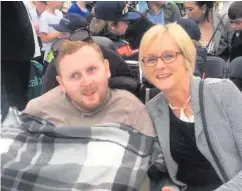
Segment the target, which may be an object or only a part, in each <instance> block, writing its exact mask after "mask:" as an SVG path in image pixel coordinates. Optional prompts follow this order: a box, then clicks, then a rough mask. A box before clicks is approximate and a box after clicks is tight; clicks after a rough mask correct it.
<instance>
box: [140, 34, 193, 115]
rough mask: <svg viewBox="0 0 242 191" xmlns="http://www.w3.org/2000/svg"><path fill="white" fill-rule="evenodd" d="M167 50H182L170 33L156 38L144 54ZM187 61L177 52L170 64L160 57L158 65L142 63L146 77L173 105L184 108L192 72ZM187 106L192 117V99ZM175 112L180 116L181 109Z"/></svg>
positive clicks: (187, 112)
mask: <svg viewBox="0 0 242 191" xmlns="http://www.w3.org/2000/svg"><path fill="white" fill-rule="evenodd" d="M161 42H162V43H161ZM166 52H180V50H179V47H178V45H177V44H176V43H175V41H174V40H173V39H172V38H171V37H170V36H169V35H168V34H164V35H163V36H162V37H161V38H160V39H158V38H157V39H154V42H153V43H152V46H150V47H148V48H147V52H146V53H145V55H144V56H148V55H154V56H160V55H162V54H164V53H166ZM185 61H186V60H185V59H184V57H183V56H182V55H181V54H177V59H176V60H175V61H174V62H173V63H170V64H165V63H164V62H163V61H162V60H161V59H159V60H158V62H157V64H156V66H152V67H145V66H143V65H142V69H143V71H144V75H145V76H146V78H147V79H148V80H149V81H150V82H151V83H152V84H154V85H155V86H156V87H157V88H159V89H160V90H161V91H162V92H163V93H164V95H165V97H166V99H167V100H168V102H169V103H170V104H171V105H172V106H173V107H178V108H182V107H183V106H184V105H185V103H186V101H187V100H188V98H189V97H190V93H189V92H190V88H189V86H190V85H189V84H190V73H189V71H188V70H187V68H186V66H185ZM187 108H188V109H185V115H186V116H187V117H190V116H192V115H193V113H192V106H191V101H189V102H188V104H187ZM173 112H174V114H175V115H176V116H177V117H178V118H179V116H180V110H174V111H173Z"/></svg>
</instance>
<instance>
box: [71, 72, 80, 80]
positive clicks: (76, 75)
mask: <svg viewBox="0 0 242 191" xmlns="http://www.w3.org/2000/svg"><path fill="white" fill-rule="evenodd" d="M79 77H80V75H79V74H78V73H74V74H72V75H71V79H78V78H79Z"/></svg>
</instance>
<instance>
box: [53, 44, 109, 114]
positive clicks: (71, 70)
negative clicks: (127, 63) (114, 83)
mask: <svg viewBox="0 0 242 191" xmlns="http://www.w3.org/2000/svg"><path fill="white" fill-rule="evenodd" d="M59 67H60V68H59V70H60V71H59V72H60V74H59V76H57V81H58V82H59V84H60V87H61V88H62V90H63V91H64V92H66V94H67V95H68V96H69V97H70V99H71V100H72V101H73V102H74V103H75V104H76V105H77V106H79V107H80V108H81V109H83V110H85V111H93V110H95V109H97V108H98V107H99V106H100V105H102V104H103V103H104V101H105V99H106V96H107V94H108V79H109V77H110V71H109V63H108V61H107V60H103V59H102V58H101V56H100V55H99V54H98V53H97V52H96V51H95V50H94V49H93V48H92V47H90V46H84V47H82V48H80V49H79V50H78V51H77V52H75V53H73V54H70V55H66V56H64V57H63V58H62V59H61V61H60V65H59Z"/></svg>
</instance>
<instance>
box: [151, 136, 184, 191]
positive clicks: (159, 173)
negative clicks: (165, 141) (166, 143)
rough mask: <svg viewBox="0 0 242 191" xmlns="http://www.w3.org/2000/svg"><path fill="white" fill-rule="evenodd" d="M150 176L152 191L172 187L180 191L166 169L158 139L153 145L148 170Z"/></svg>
mask: <svg viewBox="0 0 242 191" xmlns="http://www.w3.org/2000/svg"><path fill="white" fill-rule="evenodd" d="M148 176H149V179H150V191H158V190H159V191H160V190H161V189H162V188H163V187H164V186H170V187H172V188H173V189H174V190H175V191H180V188H179V186H177V185H176V184H175V183H173V181H172V180H171V178H170V176H169V173H168V171H167V169H166V165H165V161H164V157H163V154H162V152H161V148H160V144H159V142H158V139H156V141H155V142H154V145H153V152H152V160H151V165H150V168H149V169H148Z"/></svg>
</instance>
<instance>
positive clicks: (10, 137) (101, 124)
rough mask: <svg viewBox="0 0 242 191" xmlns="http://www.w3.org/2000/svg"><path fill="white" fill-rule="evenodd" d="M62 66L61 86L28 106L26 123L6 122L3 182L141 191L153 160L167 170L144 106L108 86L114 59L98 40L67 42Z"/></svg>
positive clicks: (61, 54) (20, 186)
mask: <svg viewBox="0 0 242 191" xmlns="http://www.w3.org/2000/svg"><path fill="white" fill-rule="evenodd" d="M80 58H82V62H80ZM56 68H57V71H58V76H57V80H58V82H59V83H60V86H58V87H56V88H55V89H53V90H51V91H49V92H48V93H46V94H44V95H42V96H41V97H39V98H36V99H33V100H31V101H30V102H29V103H28V105H27V107H26V109H25V110H24V111H23V113H22V115H21V116H20V117H21V119H22V120H23V123H22V125H18V126H13V127H12V126H11V127H9V126H7V127H6V126H4V131H3V132H2V137H1V140H3V141H4V143H6V144H4V149H1V153H2V156H1V168H2V173H1V178H2V186H4V187H5V188H6V189H8V190H11V189H16V190H17V189H21V190H41V189H42V190H46V189H47V188H51V189H52V190H58V189H59V188H62V189H64V190H73V189H74V190H107V191H113V190H127V189H131V190H139V188H140V186H141V184H142V182H143V181H144V178H145V175H146V172H147V170H148V168H149V166H150V164H156V165H157V166H159V167H160V169H162V170H165V167H164V163H163V160H156V159H160V158H158V154H160V151H159V150H158V149H159V146H158V144H157V142H156V141H155V139H154V136H155V132H154V128H153V124H152V121H151V119H150V117H149V115H148V112H147V110H146V108H145V106H144V105H143V104H142V103H141V102H140V101H139V100H138V99H137V98H136V97H135V96H134V95H132V94H130V93H129V92H127V91H124V90H118V89H113V90H111V89H109V88H108V78H109V77H110V71H109V63H108V61H107V60H105V59H104V58H103V56H102V53H101V50H100V49H99V47H98V46H97V45H96V44H93V43H85V42H69V41H67V42H65V43H64V44H63V45H62V47H61V48H60V50H59V52H58V58H57V62H56ZM140 119H142V120H140ZM8 143H10V144H8ZM1 144H3V142H1ZM20 151H21V157H17V158H16V153H19V152H20ZM114 151H115V152H114ZM160 157H162V156H160ZM11 164H14V165H11ZM134 164H135V165H134ZM23 167H24V168H23ZM17 175H18V181H17V184H15V180H16V179H15V178H16V176H17ZM33 178H34V181H33ZM26 182H28V184H26ZM160 190H161V189H160Z"/></svg>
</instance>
